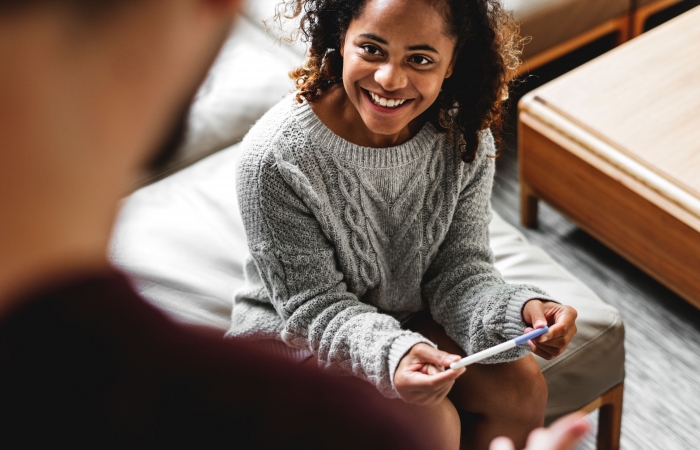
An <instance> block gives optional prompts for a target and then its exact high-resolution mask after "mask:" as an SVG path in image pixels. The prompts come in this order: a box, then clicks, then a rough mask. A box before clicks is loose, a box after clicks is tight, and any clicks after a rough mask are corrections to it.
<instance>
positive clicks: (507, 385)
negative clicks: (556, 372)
mask: <svg viewBox="0 0 700 450" xmlns="http://www.w3.org/2000/svg"><path fill="white" fill-rule="evenodd" d="M465 375H466V376H463V377H462V378H464V379H463V380H458V381H457V383H456V384H455V388H453V391H452V392H451V393H450V395H451V397H452V400H453V401H455V404H457V405H458V406H460V407H461V408H462V409H464V410H465V411H469V412H472V413H476V414H479V415H481V416H483V417H487V418H492V419H495V420H499V421H500V420H507V421H509V422H512V421H516V422H526V423H529V424H533V425H534V426H538V425H541V424H542V422H543V421H544V410H545V407H546V405H547V383H546V382H545V380H544V376H543V375H542V371H541V370H540V368H539V366H538V365H537V361H535V358H534V357H533V356H532V355H529V356H527V357H525V358H522V359H519V360H517V361H513V362H510V363H504V364H494V365H490V364H489V365H477V366H473V367H472V368H470V369H467V373H466V374H465Z"/></svg>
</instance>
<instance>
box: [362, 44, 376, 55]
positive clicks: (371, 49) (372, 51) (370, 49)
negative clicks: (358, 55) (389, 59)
mask: <svg viewBox="0 0 700 450" xmlns="http://www.w3.org/2000/svg"><path fill="white" fill-rule="evenodd" d="M361 48H362V49H363V50H364V51H365V53H367V54H368V55H372V56H377V55H381V52H380V50H379V49H378V48H377V47H375V46H374V45H363V46H362V47H361Z"/></svg>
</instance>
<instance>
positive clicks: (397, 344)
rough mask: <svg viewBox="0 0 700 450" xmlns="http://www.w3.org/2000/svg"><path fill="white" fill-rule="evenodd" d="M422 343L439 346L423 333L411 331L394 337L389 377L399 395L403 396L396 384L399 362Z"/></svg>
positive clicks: (390, 354) (390, 351) (390, 350)
mask: <svg viewBox="0 0 700 450" xmlns="http://www.w3.org/2000/svg"><path fill="white" fill-rule="evenodd" d="M421 343H425V344H428V345H430V346H432V347H434V348H437V345H435V344H434V343H432V342H431V341H429V340H428V339H426V338H425V337H424V336H423V335H421V334H418V333H413V332H410V331H408V332H406V333H404V334H402V335H401V336H399V337H398V338H396V339H394V342H393V343H392V344H391V349H389V378H391V387H392V388H393V389H394V392H396V394H397V395H398V396H399V397H401V396H400V395H399V393H398V391H397V390H396V386H395V385H394V375H396V369H397V368H398V367H399V363H400V362H401V359H402V358H403V357H404V356H405V355H406V353H408V352H409V351H410V350H411V348H413V346H414V345H416V344H421Z"/></svg>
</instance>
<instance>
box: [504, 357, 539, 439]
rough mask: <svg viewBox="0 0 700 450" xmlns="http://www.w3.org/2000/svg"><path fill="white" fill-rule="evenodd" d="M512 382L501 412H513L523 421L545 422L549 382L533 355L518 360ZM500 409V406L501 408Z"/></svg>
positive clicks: (536, 424) (507, 388)
mask: <svg viewBox="0 0 700 450" xmlns="http://www.w3.org/2000/svg"><path fill="white" fill-rule="evenodd" d="M516 363H517V364H516V365H515V367H514V370H513V371H512V373H510V374H509V377H508V378H510V383H509V387H506V390H507V391H508V392H509V395H507V396H506V398H507V400H506V401H505V404H504V405H502V406H504V407H505V410H501V411H500V413H505V414H506V415H508V413H512V414H513V415H514V416H515V417H514V418H520V419H521V420H523V421H526V422H528V423H532V424H533V425H535V426H541V425H542V424H543V422H544V411H545V408H546V406H547V397H548V391H547V382H546V381H545V379H544V375H542V370H541V369H540V367H539V365H538V364H537V361H536V360H535V358H534V357H533V356H532V355H529V356H527V357H525V358H523V359H521V360H518V361H516ZM499 409H500V408H499Z"/></svg>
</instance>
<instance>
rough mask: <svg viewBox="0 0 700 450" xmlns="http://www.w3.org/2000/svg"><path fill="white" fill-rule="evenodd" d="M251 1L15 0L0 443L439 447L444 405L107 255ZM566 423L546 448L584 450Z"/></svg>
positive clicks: (1, 224) (4, 126)
mask: <svg viewBox="0 0 700 450" xmlns="http://www.w3.org/2000/svg"><path fill="white" fill-rule="evenodd" d="M238 3H239V0H105V1H94V0H60V1H59V0H53V1H49V0H43V1H42V0H34V1H26V0H24V1H23V0H0V211H1V213H0V444H1V445H2V447H3V448H13V447H20V446H21V447H29V448H32V447H37V446H39V445H46V444H68V445H71V446H73V447H87V446H90V447H98V446H99V447H100V448H104V447H126V446H132V447H133V446H135V445H139V446H145V445H148V446H156V445H169V446H172V447H211V446H213V445H227V446H233V447H234V448H305V449H311V448H336V449H337V448H401V449H410V448H440V447H441V445H440V435H439V430H440V418H439V417H432V418H426V417H423V418H420V417H417V416H415V415H411V414H407V413H406V412H405V411H404V410H396V409H395V408H394V407H393V406H392V404H391V403H389V402H388V401H387V400H384V399H382V398H379V396H378V395H376V393H375V392H374V391H373V390H372V389H363V387H362V386H359V385H357V384H355V383H348V382H347V381H348V380H343V379H338V378H330V377H328V376H327V375H324V374H321V373H319V372H318V371H316V370H313V369H310V368H307V367H300V366H299V365H295V364H291V363H289V362H287V361H282V360H277V359H272V358H271V357H267V356H264V355H261V354H260V352H259V351H258V350H257V349H256V348H255V347H249V346H247V345H244V344H241V343H239V342H224V341H223V340H222V339H221V337H220V336H218V335H216V334H210V333H209V332H207V331H206V330H201V329H192V328H187V327H184V326H181V325H176V324H174V323H172V322H170V321H169V320H168V319H166V318H165V317H164V316H163V315H162V313H160V312H159V311H157V310H156V309H154V308H152V307H151V306H149V305H148V304H147V303H145V302H144V301H143V300H142V299H141V298H140V297H139V296H138V295H137V294H136V293H135V292H134V290H133V289H132V287H131V286H130V285H129V282H128V280H127V279H126V278H125V277H124V276H123V275H122V274H120V273H119V272H117V271H115V270H114V268H112V267H111V266H110V264H109V263H108V261H107V257H106V248H107V244H108V241H109V238H110V234H111V229H112V225H113V221H114V218H115V216H116V212H117V205H118V202H119V200H120V198H121V197H122V196H123V194H124V193H125V192H127V191H128V188H129V186H131V185H133V181H134V178H135V177H136V176H138V174H139V172H140V171H141V170H142V169H143V168H147V167H153V166H156V165H160V164H163V163H165V162H167V161H168V159H169V157H170V156H171V155H172V153H173V150H174V149H175V148H177V143H178V142H179V140H178V136H179V133H180V131H181V130H182V121H183V117H185V116H186V114H185V112H186V111H187V108H188V106H189V104H190V102H191V99H192V97H193V95H194V92H195V91H196V89H197V87H198V86H199V84H200V82H201V81H202V79H203V77H204V75H205V73H206V71H207V70H208V68H209V66H210V64H211V62H212V61H213V59H214V57H215V56H216V54H217V52H218V49H219V48H220V46H221V44H222V43H223V41H224V39H225V37H226V36H227V33H228V30H229V28H230V25H231V22H232V18H233V16H234V15H235V13H236V11H237V9H238V8H239V4H238ZM152 149H158V151H153V150H152ZM339 390H345V392H344V393H343V395H336V394H337V392H338V391H339ZM348 391H349V392H350V395H348ZM419 419H420V420H421V423H420V424H419V423H417V420H419ZM430 421H433V423H432V424H430V423H429V422H430ZM310 423H314V424H315V426H314V427H313V428H312V427H310V426H309V424H310ZM567 430H569V432H570V431H571V428H569V429H567ZM433 431H434V433H433ZM556 431H557V430H556V429H554V428H553V429H552V430H549V431H541V432H539V433H542V434H541V435H540V436H544V437H547V440H548V442H550V444H551V443H554V442H558V444H556V445H561V446H560V447H547V448H548V449H549V448H552V449H557V450H560V449H567V448H569V447H564V446H563V445H565V444H566V443H565V442H564V441H561V439H559V437H558V435H557V434H556ZM431 433H432V434H431ZM494 445H509V443H508V442H507V440H501V441H497V442H495V443H494ZM535 445H539V444H537V443H535ZM548 445H549V444H548ZM552 445H554V444H552ZM528 448H530V449H535V448H544V447H533V446H530V447H528Z"/></svg>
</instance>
